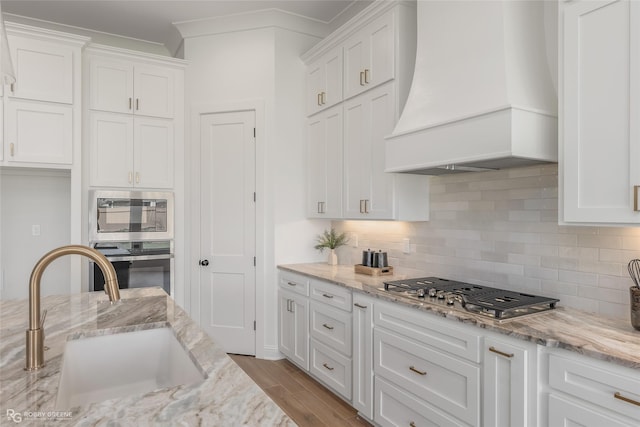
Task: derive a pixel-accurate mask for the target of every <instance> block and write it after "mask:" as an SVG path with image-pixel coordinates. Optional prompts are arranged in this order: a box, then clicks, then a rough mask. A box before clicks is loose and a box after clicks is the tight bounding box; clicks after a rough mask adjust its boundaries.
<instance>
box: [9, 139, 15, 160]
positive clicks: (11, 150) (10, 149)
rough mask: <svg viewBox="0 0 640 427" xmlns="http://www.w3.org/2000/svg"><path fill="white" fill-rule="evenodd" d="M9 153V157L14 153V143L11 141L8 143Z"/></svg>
mask: <svg viewBox="0 0 640 427" xmlns="http://www.w3.org/2000/svg"><path fill="white" fill-rule="evenodd" d="M9 154H11V157H13V156H14V154H15V145H14V144H13V142H12V143H11V144H9Z"/></svg>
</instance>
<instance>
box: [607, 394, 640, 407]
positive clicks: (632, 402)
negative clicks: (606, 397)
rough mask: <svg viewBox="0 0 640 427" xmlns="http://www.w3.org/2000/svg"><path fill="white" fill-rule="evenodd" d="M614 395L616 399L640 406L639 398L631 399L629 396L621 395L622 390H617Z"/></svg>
mask: <svg viewBox="0 0 640 427" xmlns="http://www.w3.org/2000/svg"><path fill="white" fill-rule="evenodd" d="M613 397H615V398H616V399H620V400H622V401H623V402H627V403H631V404H632V405H637V406H640V402H638V401H637V400H634V399H630V398H628V397H624V396H623V395H621V394H620V392H618V391H616V392H615V393H614V394H613Z"/></svg>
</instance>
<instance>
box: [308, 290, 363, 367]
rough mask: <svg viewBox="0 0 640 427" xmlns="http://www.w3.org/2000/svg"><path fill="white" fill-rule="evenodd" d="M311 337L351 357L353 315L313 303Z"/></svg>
mask: <svg viewBox="0 0 640 427" xmlns="http://www.w3.org/2000/svg"><path fill="white" fill-rule="evenodd" d="M309 324H310V326H311V336H312V337H313V338H315V339H317V340H318V341H320V342H321V343H324V344H326V345H328V346H329V347H331V348H332V349H334V350H336V351H339V352H340V353H342V354H344V355H345V356H349V357H350V356H351V327H352V326H351V314H350V313H346V312H344V311H342V310H338V309H336V308H333V307H329V306H327V305H326V304H321V303H319V302H316V301H312V302H311V319H310V322H309Z"/></svg>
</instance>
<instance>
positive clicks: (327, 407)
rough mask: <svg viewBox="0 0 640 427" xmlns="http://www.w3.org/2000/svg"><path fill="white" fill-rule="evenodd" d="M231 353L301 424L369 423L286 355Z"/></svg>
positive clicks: (363, 424)
mask: <svg viewBox="0 0 640 427" xmlns="http://www.w3.org/2000/svg"><path fill="white" fill-rule="evenodd" d="M229 356H231V358H232V359H233V360H234V361H235V362H236V363H237V364H238V365H239V366H240V367H241V368H242V369H243V370H244V371H245V372H246V373H247V374H248V375H249V376H250V377H251V378H252V379H253V380H254V381H255V382H256V383H257V384H258V385H259V386H260V388H262V389H263V390H264V391H265V392H266V393H267V395H269V397H270V398H271V399H273V401H274V402H276V404H277V405H278V406H280V408H282V410H283V411H284V412H285V413H286V414H287V415H289V417H291V419H292V420H293V421H294V422H295V423H296V424H298V425H299V426H300V427H306V426H360V427H362V426H370V424H369V423H367V422H366V421H365V420H363V419H362V418H360V417H359V416H358V415H357V412H356V410H355V409H353V408H352V407H351V406H349V405H348V404H347V403H345V402H344V401H343V400H342V399H340V398H339V397H337V396H335V395H334V394H333V393H332V392H330V391H329V390H327V389H326V388H325V387H324V386H323V385H321V384H320V383H318V382H317V381H315V380H314V379H313V378H311V377H310V376H309V375H307V374H306V373H304V372H303V371H302V370H300V369H299V368H298V367H297V366H295V365H294V364H293V363H291V362H289V361H288V360H286V359H283V360H262V359H256V358H255V357H251V356H238V355H232V354H230V355H229Z"/></svg>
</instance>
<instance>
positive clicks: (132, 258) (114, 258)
mask: <svg viewBox="0 0 640 427" xmlns="http://www.w3.org/2000/svg"><path fill="white" fill-rule="evenodd" d="M106 258H107V259H108V260H109V261H112V262H113V261H150V260H154V259H171V258H173V254H160V255H138V256H136V255H126V256H107V257H106Z"/></svg>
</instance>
